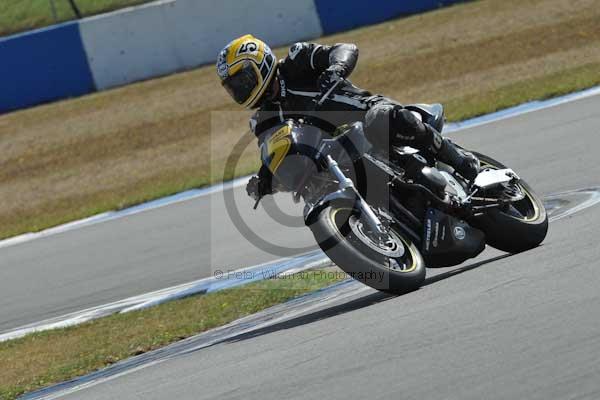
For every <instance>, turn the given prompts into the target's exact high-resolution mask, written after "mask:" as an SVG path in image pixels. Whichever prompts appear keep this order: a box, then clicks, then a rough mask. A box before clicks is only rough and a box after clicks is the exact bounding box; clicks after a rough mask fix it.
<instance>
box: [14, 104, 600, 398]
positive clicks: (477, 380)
mask: <svg viewBox="0 0 600 400" xmlns="http://www.w3.org/2000/svg"><path fill="white" fill-rule="evenodd" d="M455 139H456V140H457V141H458V142H459V143H461V144H463V145H464V146H466V147H468V148H473V149H477V150H479V151H481V152H483V153H486V154H489V155H491V156H493V157H494V156H495V157H496V158H498V159H500V160H501V161H504V162H505V163H507V164H508V165H510V166H511V167H513V168H514V169H515V170H516V171H517V172H518V173H519V174H520V175H521V176H522V177H524V178H525V179H526V180H527V181H529V182H530V183H532V184H533V186H534V187H535V188H536V189H537V191H538V192H539V193H540V194H543V195H547V194H551V193H557V192H563V191H567V190H573V189H581V188H589V187H597V186H598V185H599V183H600V162H598V158H597V149H598V148H600V96H596V97H592V98H588V99H584V100H580V101H576V102H572V103H568V104H565V105H561V106H559V107H554V108H550V109H547V110H543V111H539V112H535V113H531V114H526V115H522V116H519V117H515V118H510V119H507V120H503V121H499V122H496V123H492V124H488V125H485V126H481V127H477V128H473V129H469V130H466V131H462V132H460V133H457V134H456V136H455ZM200 208H201V207H199V204H183V205H180V206H177V207H175V208H174V209H173V210H170V209H163V210H160V211H159V212H158V214H159V215H154V212H152V213H148V214H145V215H143V218H139V219H138V218H132V219H125V220H121V221H116V222H115V223H116V224H117V226H114V225H113V226H109V225H108V224H107V225H106V226H96V227H92V228H90V229H86V230H85V231H84V232H78V233H77V235H73V236H72V237H71V239H72V240H73V238H75V237H79V236H80V235H81V233H83V234H84V239H79V240H80V241H79V245H78V244H77V243H72V245H71V246H72V247H71V252H72V255H73V254H75V255H76V254H79V253H85V251H84V250H83V248H82V245H83V244H86V243H88V244H89V243H90V242H93V241H94V238H96V239H97V238H98V237H102V233H103V232H104V234H106V230H109V229H110V230H111V232H115V233H113V235H119V236H120V233H116V232H118V231H119V230H120V229H124V230H128V232H132V231H134V232H136V233H137V234H138V236H136V238H135V240H134V243H137V242H141V241H142V239H141V237H142V236H143V235H142V233H144V234H145V235H148V234H152V233H154V232H153V231H152V230H150V231H148V229H145V227H147V224H150V223H151V222H148V221H147V219H150V220H154V223H155V224H158V222H157V221H158V220H161V219H163V221H164V220H165V219H168V218H167V215H162V213H168V214H169V215H168V216H173V215H178V213H183V212H195V213H198V214H199V215H206V214H201V209H200ZM180 220H185V218H183V217H182V218H181V219H180ZM260 223H261V224H263V225H262V226H263V227H266V226H267V225H266V224H267V223H266V222H265V221H261V222H260ZM129 225H135V226H137V228H135V227H129ZM214 228H215V226H213V229H214ZM165 229H169V230H170V231H171V233H172V235H171V236H170V237H171V238H172V239H171V241H170V242H168V243H164V244H163V247H161V250H157V249H148V253H147V254H144V255H143V256H142V255H139V256H137V257H138V258H132V259H129V260H127V261H125V260H124V261H123V263H122V264H121V265H122V268H125V266H135V263H134V261H136V260H137V261H141V262H142V263H143V264H147V265H153V266H154V265H155V266H156V267H155V268H152V267H148V270H149V273H150V272H152V276H153V277H156V276H159V277H163V278H162V279H167V280H163V281H162V283H161V285H165V284H168V282H169V281H168V279H169V278H165V276H167V275H176V274H177V273H180V274H181V276H177V277H174V276H173V277H171V278H170V279H174V280H176V279H178V278H181V279H189V278H191V277H197V276H198V275H197V273H198V270H197V269H195V268H194V267H192V268H189V269H186V268H185V264H186V262H187V263H189V264H196V265H197V256H198V249H197V245H198V240H199V239H198V238H195V237H194V235H195V234H200V233H201V229H200V227H194V228H193V230H191V231H190V230H189V229H188V230H187V231H186V230H185V229H184V228H182V227H180V226H178V225H177V224H176V223H175V222H174V223H173V225H171V226H170V228H165ZM97 230H101V231H102V232H97ZM177 233H179V234H183V233H187V234H188V235H187V236H185V237H177V236H176V234H177ZM155 234H156V233H155ZM86 235H89V237H88V238H87V239H85V236H86ZM65 236H67V235H65ZM119 236H117V237H113V238H112V239H111V241H113V240H114V242H113V243H112V246H115V247H117V245H118V244H119V243H121V244H123V243H124V242H122V240H123V239H124V238H123V237H121V238H120V239H121V240H119ZM150 236H152V235H150ZM598 237H600V207H595V208H588V209H586V210H584V211H582V212H580V213H577V214H574V215H572V216H570V217H567V218H564V219H561V220H559V221H556V222H553V223H552V224H551V226H550V232H549V235H548V237H547V239H546V241H545V242H544V245H543V246H541V247H539V248H537V249H534V250H532V251H529V252H526V253H522V254H518V255H513V256H508V257H507V256H505V255H503V254H502V253H500V252H497V251H495V250H486V251H485V252H484V253H483V254H482V255H481V256H480V257H478V259H476V260H472V261H470V262H467V263H465V264H464V265H463V266H461V268H460V269H459V268H457V267H455V268H450V269H440V270H429V271H428V273H429V275H428V276H429V278H428V281H427V284H426V286H424V287H423V288H422V289H420V290H418V291H416V292H414V293H411V294H408V295H404V296H400V297H394V296H388V295H384V294H381V293H378V292H375V291H373V290H371V289H365V290H361V291H359V292H358V293H357V294H354V295H353V296H352V297H351V298H347V299H345V300H344V301H342V302H338V303H337V304H332V303H325V304H323V305H322V306H321V307H320V309H314V308H313V309H312V310H311V311H310V312H306V313H304V314H303V315H297V316H294V317H293V318H291V319H288V320H287V321H284V322H278V323H274V324H272V325H271V326H267V327H266V328H263V329H260V330H258V331H256V332H254V333H251V334H247V335H242V336H239V337H237V338H234V339H232V340H227V341H225V342H222V343H219V344H215V345H212V346H209V347H205V348H202V349H199V350H196V351H187V352H184V353H183V354H180V355H178V356H176V357H171V358H170V359H168V360H166V361H164V362H162V363H160V364H157V365H150V366H147V367H146V368H141V369H133V370H131V371H129V372H125V373H124V374H121V375H120V376H117V377H114V378H113V379H110V380H108V381H106V382H103V383H99V384H97V385H92V386H90V387H86V388H81V390H77V391H75V392H73V393H71V394H68V395H66V396H59V398H67V399H84V400H92V399H114V398H119V399H142V398H143V399H165V398H177V399H213V398H215V399H217V398H218V399H237V398H240V399H281V398H286V399H294V398H302V399H311V398H314V399H323V398H327V399H338V398H339V399H347V398H360V399H362V398H369V399H389V398H401V399H461V400H465V399H478V400H479V399H516V398H527V399H544V400H546V399H597V398H599V397H600V363H599V362H598V360H600V323H599V321H600V290H599V288H600V263H599V262H598V259H599V257H600V246H598ZM67 239H68V237H56V238H52V240H50V243H47V244H43V243H42V242H40V243H30V244H29V245H30V246H31V245H35V246H40V247H41V248H42V249H48V248H49V247H51V245H54V246H56V245H57V244H61V243H70V241H69V240H67ZM82 240H83V241H82ZM105 240H106V239H105ZM127 243H129V241H127ZM213 245H214V244H213ZM238 245H239V243H238ZM106 246H107V247H108V246H109V245H106ZM167 246H171V247H174V248H175V249H176V250H175V251H177V254H179V255H180V256H181V259H182V260H185V261H186V262H184V261H181V262H180V263H179V264H177V265H176V267H173V269H171V270H169V271H168V272H169V273H167V272H166V271H165V270H164V269H162V268H161V267H162V264H161V262H163V263H164V262H165V261H168V259H169V256H168V252H169V250H168V247H167ZM5 250H6V249H5ZM17 250H20V249H18V248H14V249H12V251H13V252H14V253H13V257H17V256H18V255H19V253H18V252H17ZM21 251H22V252H24V251H25V250H21ZM119 251H121V250H119ZM186 251H188V252H189V253H190V254H187V255H186ZM228 251H232V252H233V251H236V253H233V254H231V257H233V258H234V259H235V257H236V256H243V257H244V258H245V260H250V259H251V257H256V260H259V259H260V258H261V256H260V255H256V256H254V255H251V254H247V253H244V251H243V250H239V251H238V250H235V249H231V250H228ZM47 252H48V253H47V254H49V255H52V254H54V253H52V252H51V251H50V250H47ZM55 252H59V251H58V250H55ZM28 254H32V253H31V252H28ZM62 254H63V256H65V255H68V254H70V253H69V252H67V250H64V252H63V253H62ZM118 256H119V254H114V257H115V258H118ZM156 256H158V258H159V260H157V261H153V260H154V257H156ZM262 256H263V257H264V256H265V255H262ZM21 257H23V255H21ZM55 257H58V256H56V255H55ZM79 257H81V258H82V259H83V257H84V256H83V255H80V256H79ZM36 258H37V257H36ZM4 260H5V258H4V257H3V264H4V263H5V261H4ZM38 262H40V261H38ZM30 263H31V264H35V260H30ZM75 264H76V263H73V264H72V265H75ZM86 264H87V263H86ZM101 265H106V263H104V264H101ZM71 268H73V267H71ZM156 269H158V272H157V271H156ZM143 270H144V268H143V267H140V268H137V271H136V272H137V273H140V272H141V271H143ZM160 271H162V272H163V273H162V274H161V273H160ZM16 272H17V271H15V273H16ZM58 272H61V270H60V269H59V270H58V271H55V273H58ZM102 272H105V269H103V270H102V271H96V273H95V274H91V273H88V274H87V277H86V276H85V275H86V274H81V276H80V278H79V279H80V280H81V282H82V283H83V281H84V280H85V279H86V278H87V279H90V278H92V279H93V280H92V282H86V283H85V285H86V288H87V289H88V290H89V289H90V288H98V287H99V286H100V283H101V282H102V280H103V279H104V280H106V279H107V278H105V277H103V275H102ZM116 272H121V273H122V274H121V275H123V272H124V271H121V270H120V269H119V268H117V269H116V270H115V273H116ZM459 272H460V273H459ZM186 274H189V275H186ZM90 275H92V276H91V277H90ZM124 275H125V278H123V277H121V279H119V278H117V277H115V278H114V279H115V281H116V280H121V281H122V282H123V281H127V274H124ZM134 275H135V274H134ZM134 277H135V278H138V279H139V278H142V279H144V280H145V279H146V278H145V277H140V276H137V275H135V276H134ZM132 278H133V277H132ZM35 280H36V281H37V279H35ZM173 282H175V281H170V283H173ZM2 285H3V286H4V285H6V282H5V281H4V280H2ZM116 287H119V285H117V286H116ZM143 287H144V285H143V284H140V285H139V289H140V290H141V289H143ZM109 290H110V289H106V288H105V290H104V291H109ZM96 293H98V294H97V295H96V296H100V294H101V293H103V291H102V290H98V291H96ZM121 294H122V293H121ZM36 296H37V295H36ZM100 297H101V296H100ZM6 298H7V297H6V296H3V301H5V299H6ZM38 299H39V297H38ZM46 300H49V299H46ZM6 312H7V311H5V307H4V306H3V311H2V313H3V315H5V314H6ZM53 398H54V397H53Z"/></svg>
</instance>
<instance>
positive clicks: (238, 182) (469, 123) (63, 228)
mask: <svg viewBox="0 0 600 400" xmlns="http://www.w3.org/2000/svg"><path fill="white" fill-rule="evenodd" d="M598 95H600V86H596V87H594V88H591V89H587V90H584V91H581V92H576V93H572V94H568V95H566V96H561V97H556V98H553V99H549V100H542V101H532V102H529V103H525V104H521V105H520V106H516V107H511V108H507V109H505V110H502V111H498V112H495V113H492V114H487V115H484V116H481V117H477V118H472V119H469V120H466V121H463V122H456V123H450V124H447V126H446V128H445V129H444V133H451V132H457V131H461V130H464V129H469V128H474V127H478V126H481V125H485V124H489V123H492V122H497V121H501V120H503V119H507V118H513V117H516V116H519V115H523V114H528V113H531V112H534V111H539V110H543V109H546V108H550V107H556V106H558V105H561V104H565V103H569V102H573V101H577V100H582V99H585V98H588V97H592V96H598ZM248 178H249V176H245V177H242V178H237V179H235V180H233V181H230V182H225V183H221V184H218V185H214V186H209V187H206V188H203V189H194V190H187V191H185V192H181V193H178V194H175V195H172V196H168V197H163V198H161V199H157V200H153V201H149V202H147V203H142V204H139V205H137V206H134V207H130V208H126V209H123V210H119V211H108V212H105V213H102V214H97V215H94V216H92V217H89V218H85V219H81V220H78V221H73V222H69V223H67V224H64V225H58V226H55V227H53V228H49V229H45V230H43V231H40V232H35V233H25V234H23V235H19V236H14V237H11V238H8V239H4V240H0V249H1V248H3V247H8V246H12V245H15V244H19V243H25V242H28V241H30V240H34V239H39V238H42V237H46V236H50V235H54V234H57V233H62V232H67V231H71V230H74V229H79V228H82V227H85V226H90V225H94V224H98V223H101V222H106V221H111V220H114V219H118V218H123V217H127V216H129V215H134V214H138V213H141V212H144V211H149V210H153V209H155V208H160V207H165V206H168V205H171V204H175V203H180V202H183V201H188V200H192V199H196V198H198V197H203V196H208V195H210V194H213V193H217V192H219V191H222V190H223V188H224V187H225V188H228V189H229V188H237V187H240V186H242V185H244V184H245V183H246V182H247V181H248Z"/></svg>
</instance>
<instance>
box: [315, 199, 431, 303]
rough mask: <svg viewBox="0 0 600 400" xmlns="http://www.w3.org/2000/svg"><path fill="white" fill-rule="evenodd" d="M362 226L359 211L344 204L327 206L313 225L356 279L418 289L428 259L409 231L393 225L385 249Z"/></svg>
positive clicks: (325, 245) (332, 254)
mask: <svg viewBox="0 0 600 400" xmlns="http://www.w3.org/2000/svg"><path fill="white" fill-rule="evenodd" d="M361 227H362V225H361V222H360V212H359V211H357V210H355V209H353V208H351V207H349V206H348V205H341V204H340V205H337V206H336V205H335V204H332V205H329V206H327V207H325V208H324V209H323V210H321V211H320V212H319V215H318V217H317V218H316V219H315V221H314V223H313V224H311V225H310V229H311V231H312V232H313V235H314V237H315V239H316V240H317V243H318V244H319V246H320V247H321V249H322V250H323V251H324V252H325V253H326V254H327V256H328V257H329V258H330V259H331V260H332V261H333V262H334V263H335V264H337V265H338V266H339V267H340V268H341V269H342V270H344V271H345V272H346V273H347V274H349V275H350V276H351V277H353V278H354V279H356V280H358V281H360V282H362V283H364V284H365V285H368V286H371V287H373V288H375V289H377V290H381V291H385V292H393V293H406V292H410V291H413V290H416V289H418V288H419V287H420V286H421V285H422V284H423V281H424V280H425V263H424V261H423V258H422V257H421V254H420V253H419V250H418V249H417V247H416V246H415V245H414V244H413V243H412V242H411V241H410V240H409V239H407V237H406V235H403V234H402V233H401V232H400V231H399V230H397V229H394V227H392V230H391V231H390V237H389V241H388V242H386V247H385V249H384V248H378V245H377V244H375V242H374V241H372V239H369V238H368V237H367V236H368V234H366V233H364V232H363V231H362V228H361ZM369 240H371V242H370V241H369Z"/></svg>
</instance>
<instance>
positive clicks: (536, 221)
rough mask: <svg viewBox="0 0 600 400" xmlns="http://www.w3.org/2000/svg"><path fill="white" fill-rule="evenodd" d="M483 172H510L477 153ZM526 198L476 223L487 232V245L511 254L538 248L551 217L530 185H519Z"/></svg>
mask: <svg viewBox="0 0 600 400" xmlns="http://www.w3.org/2000/svg"><path fill="white" fill-rule="evenodd" d="M473 154H475V155H476V156H477V157H478V158H479V161H480V162H481V167H482V168H493V169H503V168H506V167H505V166H504V165H503V164H502V163H500V162H499V161H496V160H494V159H493V158H491V157H488V156H486V155H484V154H480V153H475V152H473ZM517 186H518V187H519V189H520V190H521V191H522V192H523V194H524V195H525V197H524V198H523V199H522V200H519V201H516V202H514V203H511V204H510V205H508V206H505V207H503V208H501V209H490V210H488V211H486V213H485V214H484V215H482V216H480V217H477V218H475V219H474V220H473V221H472V224H473V226H476V227H477V228H479V229H481V230H482V231H484V232H485V236H486V243H487V244H489V245H490V246H492V247H495V248H497V249H499V250H502V251H506V252H508V253H519V252H522V251H525V250H529V249H532V248H534V247H537V246H539V245H540V243H542V241H543V240H544V238H545V237H546V234H547V233H548V215H547V214H546V209H545V207H544V203H543V202H542V200H541V199H540V197H539V196H538V195H537V194H536V193H535V192H534V191H533V189H532V188H531V187H530V186H529V185H528V184H527V182H525V181H523V180H521V181H519V183H518V184H517Z"/></svg>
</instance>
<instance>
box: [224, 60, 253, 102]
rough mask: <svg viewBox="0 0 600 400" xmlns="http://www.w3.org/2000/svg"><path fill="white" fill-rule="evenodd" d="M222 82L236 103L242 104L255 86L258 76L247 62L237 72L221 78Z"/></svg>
mask: <svg viewBox="0 0 600 400" xmlns="http://www.w3.org/2000/svg"><path fill="white" fill-rule="evenodd" d="M222 84H223V86H224V87H225V89H226V90H227V92H228V93H229V94H230V95H231V97H233V99H234V100H235V101H236V102H237V103H238V104H244V103H245V102H246V101H247V100H248V99H249V98H250V96H251V95H252V92H253V91H254V89H256V88H257V86H258V77H257V76H256V72H255V71H254V68H253V67H252V65H251V64H249V63H248V64H247V65H245V66H244V67H243V68H242V69H241V70H240V71H239V72H238V73H236V74H235V75H233V76H229V77H227V78H226V79H225V80H223V82H222Z"/></svg>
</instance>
